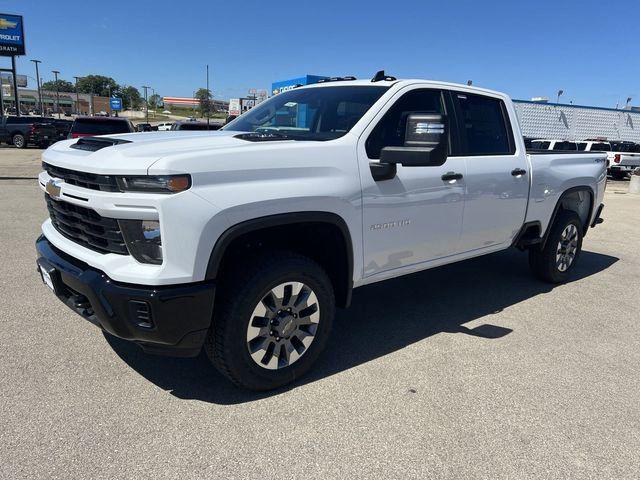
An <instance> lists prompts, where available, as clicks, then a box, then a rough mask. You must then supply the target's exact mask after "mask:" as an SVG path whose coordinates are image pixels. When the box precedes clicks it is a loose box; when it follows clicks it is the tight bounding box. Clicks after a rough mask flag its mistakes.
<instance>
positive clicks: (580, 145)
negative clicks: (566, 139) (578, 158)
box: [578, 142, 587, 150]
mask: <svg viewBox="0 0 640 480" xmlns="http://www.w3.org/2000/svg"><path fill="white" fill-rule="evenodd" d="M586 148H587V142H579V143H578V150H585V149H586Z"/></svg>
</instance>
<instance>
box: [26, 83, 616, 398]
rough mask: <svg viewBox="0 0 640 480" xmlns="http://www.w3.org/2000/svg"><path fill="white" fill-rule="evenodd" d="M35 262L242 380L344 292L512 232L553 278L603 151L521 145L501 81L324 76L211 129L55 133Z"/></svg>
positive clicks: (249, 379) (161, 348) (98, 320)
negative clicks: (494, 86) (498, 87)
mask: <svg viewBox="0 0 640 480" xmlns="http://www.w3.org/2000/svg"><path fill="white" fill-rule="evenodd" d="M43 167H44V168H43V170H44V171H43V172H42V173H41V174H40V176H39V183H40V185H41V188H42V190H43V191H44V192H45V195H44V197H45V200H46V203H47V207H48V209H49V213H50V218H49V219H47V220H46V221H45V222H44V223H43V225H42V235H41V236H40V238H38V240H37V242H36V248H37V252H38V260H37V263H38V269H39V272H40V274H41V276H42V279H43V281H44V282H45V283H46V284H47V285H48V286H49V287H50V288H51V289H52V290H53V292H54V293H55V295H56V296H57V297H58V298H59V299H61V300H62V301H63V302H64V303H66V304H67V305H68V306H69V307H71V308H72V309H73V310H74V311H75V312H77V313H78V314H80V315H81V316H83V317H84V318H85V319H87V320H89V321H90V322H92V323H94V324H96V325H97V326H99V327H100V328H102V329H103V330H105V331H107V332H109V333H111V334H113V335H116V336H118V337H121V338H124V339H128V340H131V341H133V342H136V343H137V344H139V345H140V346H141V347H142V348H143V349H144V350H145V351H147V352H152V353H159V354H169V355H183V356H193V355H197V354H198V353H199V352H200V351H201V349H203V348H204V349H205V351H206V353H207V355H208V356H209V358H210V359H211V361H212V362H213V364H214V365H215V366H216V367H217V368H218V369H219V370H220V371H221V372H223V373H224V374H225V375H226V376H227V377H228V378H229V379H230V380H232V381H233V382H235V383H236V384H238V385H241V386H243V387H245V388H249V389H256V390H264V389H270V388H275V387H278V386H280V385H283V384H286V383H288V382H290V381H292V380H294V379H296V378H298V377H299V376H300V375H302V374H303V373H304V372H305V371H307V370H308V369H309V367H310V366H311V365H312V364H313V362H314V361H315V360H316V358H317V357H318V355H319V354H320V352H321V351H322V349H323V347H324V346H325V343H326V341H327V339H328V337H329V332H330V330H331V327H332V321H333V317H334V309H335V308H336V307H346V306H348V305H349V303H350V299H351V292H352V289H353V288H357V287H361V286H363V285H367V284H371V283H374V282H379V281H382V280H386V279H390V278H394V277H399V276H401V275H406V274H410V273H413V272H417V271H420V270H425V269H429V268H432V267H436V266H439V265H443V264H449V263H452V262H458V261H460V260H465V259H468V258H471V257H476V256H479V255H485V254H489V253H493V252H497V251H499V250H504V249H507V248H510V247H512V246H515V247H517V248H520V249H522V250H528V253H529V262H530V265H531V268H532V270H533V273H534V274H535V275H536V276H537V277H538V278H540V279H542V280H545V281H548V282H554V283H557V282H562V281H564V280H566V279H567V278H568V276H569V275H570V274H571V272H572V270H573V269H574V268H575V265H576V262H577V261H578V258H579V255H580V251H581V246H582V240H583V236H584V235H585V234H586V233H587V230H588V229H589V227H592V226H595V225H596V224H597V223H599V222H600V221H601V219H600V213H601V210H602V199H603V195H604V190H605V182H606V153H586V152H582V153H580V152H554V151H549V152H546V153H536V154H529V153H527V151H526V150H525V148H524V144H523V140H522V135H521V133H520V128H519V126H518V122H517V120H516V113H515V110H514V107H513V105H512V103H511V100H510V99H509V98H508V97H507V96H506V95H504V94H501V93H497V92H493V91H489V90H484V89H479V88H474V87H468V86H462V85H455V84H449V83H441V82H434V81H424V80H396V79H395V78H393V77H388V76H385V75H383V74H381V75H377V76H376V77H375V78H374V79H373V80H372V81H364V80H353V79H351V78H348V79H332V80H330V81H325V82H323V83H319V84H315V85H311V86H305V87H299V88H295V89H292V90H289V91H286V92H283V93H280V94H278V95H276V96H274V97H272V98H271V99H269V100H267V101H265V102H263V103H261V104H260V105H258V106H256V107H255V108H253V109H252V110H250V111H249V112H247V113H245V114H243V115H241V116H240V117H238V118H237V119H235V120H234V121H232V122H231V123H229V124H228V125H226V126H225V127H224V128H223V129H222V130H220V131H217V132H191V131H189V132H149V133H135V134H125V135H113V136H108V137H93V138H84V139H80V140H77V139H74V140H67V141H63V142H58V143H56V144H55V145H53V146H52V147H50V148H49V149H48V150H46V151H45V152H44V154H43Z"/></svg>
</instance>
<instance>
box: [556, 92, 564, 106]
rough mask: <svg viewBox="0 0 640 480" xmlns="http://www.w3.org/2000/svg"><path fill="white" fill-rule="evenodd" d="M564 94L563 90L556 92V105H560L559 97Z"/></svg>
mask: <svg viewBox="0 0 640 480" xmlns="http://www.w3.org/2000/svg"><path fill="white" fill-rule="evenodd" d="M563 93H564V90H558V98H557V99H556V103H560V96H561V95H562V94H563Z"/></svg>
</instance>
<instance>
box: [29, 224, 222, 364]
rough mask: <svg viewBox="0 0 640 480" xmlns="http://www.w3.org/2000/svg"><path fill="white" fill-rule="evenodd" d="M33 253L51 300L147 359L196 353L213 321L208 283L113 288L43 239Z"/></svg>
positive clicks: (119, 285) (211, 289)
mask: <svg viewBox="0 0 640 480" xmlns="http://www.w3.org/2000/svg"><path fill="white" fill-rule="evenodd" d="M36 250H37V253H38V260H37V263H38V270H39V271H41V270H45V272H47V273H48V274H49V276H50V277H51V281H52V284H53V289H54V293H55V294H56V296H57V297H58V298H59V299H60V300H62V302H64V303H65V304H66V305H67V306H68V307H70V308H71V309H72V310H73V311H75V312H76V313H78V314H79V315H81V316H82V317H83V318H85V319H86V320H88V321H90V322H91V323H93V324H94V325H96V326H98V327H100V328H101V329H103V330H105V331H107V332H109V333H111V334H112V335H115V336H116V337H120V338H123V339H125V340H130V341H133V342H135V343H137V344H139V345H140V346H141V347H142V348H143V350H145V351H147V352H150V353H157V354H163V355H172V356H187V357H188V356H195V355H197V354H198V353H199V352H200V349H201V348H202V345H203V343H204V340H205V337H206V335H207V331H208V329H209V326H210V325H211V320H212V316H213V300H214V296H215V283H214V282H199V283H190V284H179V285H174V286H147V285H132V284H127V283H119V282H114V281H113V280H111V279H110V278H109V277H107V276H106V275H105V274H104V273H102V272H100V271H99V270H96V269H93V268H91V267H90V266H88V265H87V264H86V263H83V262H81V261H79V260H77V259H75V258H73V257H71V256H69V255H67V254H65V253H64V252H62V251H61V250H59V249H57V248H56V247H55V246H53V245H52V244H51V243H50V242H49V241H48V240H47V238H46V237H45V236H44V235H41V236H40V237H39V238H38V240H37V241H36Z"/></svg>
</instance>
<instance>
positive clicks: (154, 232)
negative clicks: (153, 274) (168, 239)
mask: <svg viewBox="0 0 640 480" xmlns="http://www.w3.org/2000/svg"><path fill="white" fill-rule="evenodd" d="M118 223H120V230H122V236H123V237H124V241H125V242H126V244H127V248H128V249H129V253H130V254H131V255H132V256H133V258H135V259H136V260H138V261H139V262H141V263H152V264H154V265H160V264H161V263H162V238H161V237H160V222H159V221H157V220H118Z"/></svg>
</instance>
